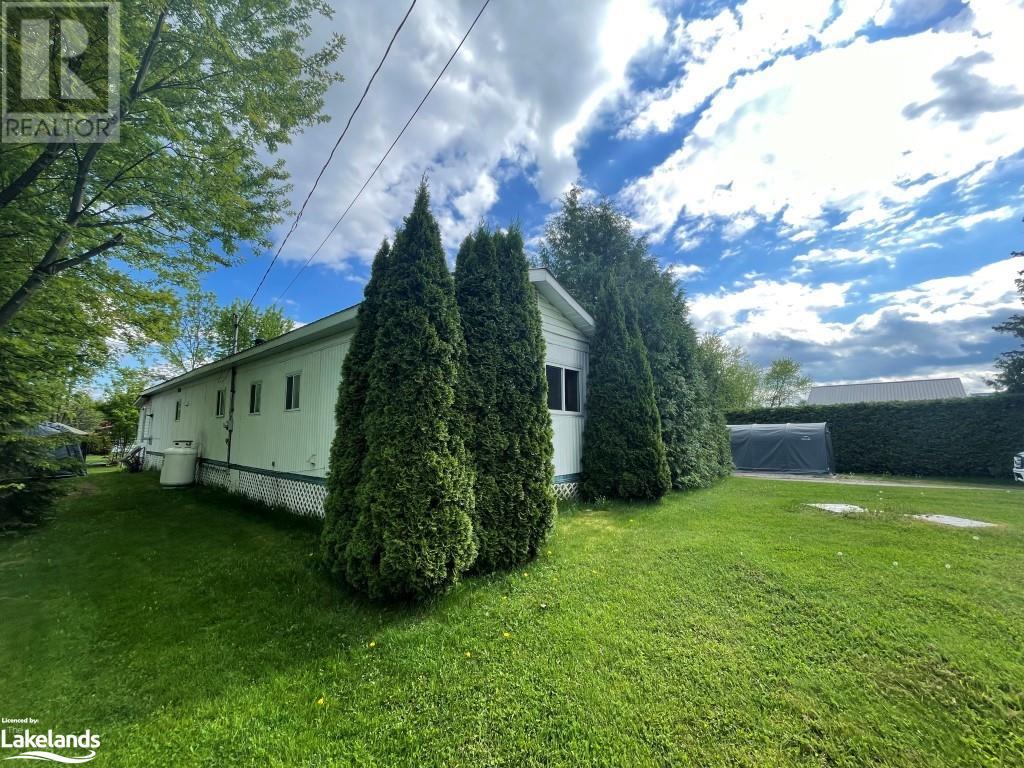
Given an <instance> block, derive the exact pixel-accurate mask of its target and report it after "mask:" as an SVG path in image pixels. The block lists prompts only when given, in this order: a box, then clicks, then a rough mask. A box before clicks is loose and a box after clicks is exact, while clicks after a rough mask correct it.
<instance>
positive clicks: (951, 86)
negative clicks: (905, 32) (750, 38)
mask: <svg viewBox="0 0 1024 768" xmlns="http://www.w3.org/2000/svg"><path fill="white" fill-rule="evenodd" d="M778 5H779V6H783V5H784V6H786V7H789V5H790V4H781V3H780V4H778ZM971 7H972V10H973V17H972V21H971V26H970V27H969V28H966V29H959V30H958V29H947V30H942V31H927V32H921V33H918V34H915V35H911V36H905V37H893V38H887V39H881V40H878V41H876V42H871V43H869V42H867V41H866V40H865V39H863V38H857V39H856V40H854V41H853V42H852V43H850V44H848V45H845V46H844V47H832V48H825V49H824V50H821V51H819V52H816V53H812V54H808V55H805V56H803V57H802V58H797V57H795V56H792V55H783V56H780V57H778V58H775V59H774V61H773V62H772V63H771V64H770V65H768V66H766V67H765V68H763V69H760V70H758V71H755V72H751V73H747V74H740V75H739V76H737V77H735V78H734V79H733V80H732V81H731V83H732V84H731V85H730V86H729V87H726V88H723V89H722V90H720V91H718V93H717V94H716V95H715V96H714V98H713V99H712V101H711V103H710V106H709V107H708V108H707V109H706V110H705V111H704V112H703V113H702V115H701V117H700V119H699V120H698V122H697V124H696V126H695V128H694V130H693V131H692V132H691V133H690V134H689V135H688V136H687V138H686V140H685V141H684V143H683V145H682V146H681V147H680V148H679V149H678V150H677V151H675V152H674V153H672V154H671V155H670V156H669V157H668V158H667V159H666V160H665V161H664V162H662V163H661V164H660V165H658V166H657V167H656V168H654V169H653V170H652V171H651V172H650V173H649V174H647V175H646V176H644V177H642V178H639V179H637V180H635V181H634V182H633V183H631V184H629V185H628V186H627V187H626V188H625V189H624V190H623V191H622V193H621V197H622V199H623V200H624V201H625V202H626V203H627V204H628V205H629V206H630V207H631V208H632V210H633V212H634V217H635V220H636V221H637V223H638V224H639V225H640V226H641V227H642V228H643V229H644V230H646V231H649V232H650V233H652V236H653V237H654V238H655V239H656V240H657V239H661V238H663V237H664V236H665V235H666V234H667V233H668V232H670V231H671V230H672V228H673V226H674V224H675V222H676V220H677V218H678V217H679V216H680V215H681V214H684V215H687V216H689V217H701V218H705V219H709V220H712V221H716V222H718V223H719V224H720V225H722V224H724V225H726V226H728V227H735V224H734V222H735V221H737V220H739V219H741V218H743V219H745V218H746V217H749V216H755V217H757V219H758V220H763V221H773V222H776V224H777V225H778V226H779V227H780V230H783V231H787V232H789V233H792V234H800V233H802V232H805V231H807V230H815V229H816V228H819V227H821V225H822V223H823V221H824V218H825V213H826V212H828V211H830V210H834V211H840V212H843V213H845V214H847V215H848V216H849V217H850V218H849V219H848V223H847V224H846V228H847V229H857V230H859V231H861V232H862V233H863V234H865V235H870V234H871V233H874V232H878V231H882V230H884V229H885V228H886V227H887V226H890V225H892V224H894V222H899V221H901V220H903V221H905V220H906V219H907V218H908V217H909V216H910V215H912V213H913V211H914V210H915V208H916V206H917V204H919V203H920V202H921V201H922V200H923V199H924V198H925V197H926V196H928V195H929V194H930V193H931V192H932V191H934V190H935V188H936V187H937V186H939V185H940V184H942V183H944V182H947V181H956V180H958V179H961V178H963V177H968V176H969V175H971V174H973V176H972V177H971V178H973V180H974V181H975V182H977V181H978V174H979V173H984V170H983V169H985V168H988V169H990V170H991V169H992V168H993V167H994V164H995V162H996V161H998V160H999V159H1001V158H1008V157H1011V156H1013V155H1015V154H1016V153H1017V152H1019V151H1020V150H1021V149H1022V148H1024V134H1021V132H1020V130H1019V126H1020V124H1021V121H1022V119H1024V97H1021V98H1020V99H1019V98H1018V96H1020V94H1018V91H1017V88H1018V85H1019V73H1020V72H1021V71H1024V47H1022V46H1020V45H1019V40H1020V37H1021V35H1022V34H1024V9H1022V8H1021V6H1020V5H1019V4H1018V3H1015V2H1012V1H1010V0H1001V1H1000V0H977V2H974V3H973V4H972V6H971ZM805 10H806V13H807V16H808V18H811V17H813V18H815V19H817V18H818V15H816V14H820V12H819V11H818V10H817V6H816V5H811V6H807V8H806V9H805ZM740 71H741V72H742V70H740ZM734 74H735V71H734ZM979 83H980V84H979ZM683 109H684V108H683V107H680V108H679V113H682V111H683ZM840 226H841V227H842V226H843V225H840ZM801 236H802V235H801Z"/></svg>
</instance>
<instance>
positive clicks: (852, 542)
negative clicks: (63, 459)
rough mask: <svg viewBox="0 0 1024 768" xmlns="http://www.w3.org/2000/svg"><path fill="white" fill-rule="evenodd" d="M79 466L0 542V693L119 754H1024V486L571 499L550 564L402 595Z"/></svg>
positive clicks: (860, 760)
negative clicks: (829, 505) (412, 602)
mask: <svg viewBox="0 0 1024 768" xmlns="http://www.w3.org/2000/svg"><path fill="white" fill-rule="evenodd" d="M74 482H76V491H75V495H74V496H73V497H71V498H69V499H68V500H67V502H66V503H65V505H64V508H63V510H62V512H61V514H60V517H59V518H58V519H57V520H56V521H55V522H54V523H53V524H52V525H51V526H49V527H48V528H46V529H44V530H41V531H39V532H37V533H34V534H32V535H29V536H26V537H23V538H20V539H16V540H3V541H0V607H2V622H0V670H2V673H0V705H2V706H0V708H2V714H3V715H4V716H7V717H26V716H28V717H36V718H39V720H40V725H39V728H40V729H46V728H53V729H54V731H55V732H79V731H81V730H83V729H85V728H90V729H92V731H93V732H94V733H98V734H100V736H101V738H102V745H101V747H100V749H99V750H98V752H99V754H98V756H97V758H96V760H95V762H94V763H92V764H93V765H96V766H155V765H159V766H174V765H183V766H185V765H187V766H222V765H239V766H243V765H244V766H249V765H254V766H255V765H258V766H329V765H330V766H334V765H387V766H391V765H409V766H413V765H415V766H433V765H449V766H476V765H502V766H531V765H607V766H630V765H751V766H765V765H809V766H825V765H827V766H862V765H868V764H873V765H893V766H900V765H905V766H914V767H915V768H920V766H938V765H943V766H949V765H963V766H983V765H991V766H996V765H1024V713H1022V712H1024V493H1021V492H1020V491H1019V490H1012V489H993V490H985V491H977V490H970V491H964V490H956V489H952V488H950V489H915V488H877V487H869V486H849V487H847V486H839V485H819V484H808V483H794V482H772V481H763V480H753V479H739V478H734V479H730V480H728V481H726V482H725V483H723V484H722V485H720V486H719V487H716V488H714V489H711V490H708V491H702V492H696V493H687V494H674V495H672V496H670V497H668V498H666V499H665V500H664V501H663V502H662V503H660V504H658V505H655V506H626V505H607V506H587V505H581V506H578V507H570V508H568V509H563V510H562V514H561V516H560V518H559V521H558V524H557V528H556V531H555V533H554V535H553V536H552V538H551V540H550V545H549V546H548V547H547V548H546V550H545V552H544V553H543V554H542V556H541V557H540V558H539V560H538V561H537V562H535V563H532V564H531V565H529V566H528V567H526V568H524V569H522V570H520V571H517V572H514V573H508V574H502V575H498V576H493V577H487V578H473V579H468V580H467V581H465V582H464V583H463V584H462V585H461V586H460V587H459V588H458V589H457V590H455V591H454V592H453V593H451V594H449V595H447V596H445V597H443V598H441V599H440V600H438V601H436V602H434V603H433V604H430V605H426V606H420V607H409V606H406V607H392V608H384V607H380V606H375V605H372V604H369V603H366V602H364V601H362V600H359V599H357V598H354V597H352V596H351V595H349V594H347V593H345V592H344V591H343V590H341V589H340V588H338V587H336V586H334V585H332V584H331V583H330V582H329V581H328V580H327V579H326V578H325V577H324V576H323V575H322V573H321V572H320V570H319V569H318V567H317V559H316V552H317V544H316V532H315V531H314V530H311V529H310V528H308V527H303V526H302V525H297V524H295V523H294V522H291V521H288V520H283V519H276V518H274V517H267V516H261V515H260V514H259V513H257V512H256V511H254V510H253V508H250V507H248V506H247V505H246V504H244V503H242V502H240V501H238V500H235V499H232V498H228V497H225V496H223V495H221V494H219V493H217V492H215V491H212V490H209V489H194V490H184V491H162V490H161V489H160V488H159V487H158V485H157V482H156V477H155V476H154V475H151V474H143V475H127V474H120V473H118V474H101V475H94V476H91V477H89V478H84V479H81V480H77V481H74ZM813 501H821V502H846V503H853V504H859V505H861V506H865V507H868V508H869V509H870V510H872V511H871V512H870V513H869V514H867V515H864V516H861V517H836V516H833V515H830V514H828V513H824V512H819V511H815V510H812V509H808V508H806V507H804V506H802V504H803V503H804V502H813ZM917 512H923V513H925V512H934V513H945V514H953V515H959V516H965V517H972V518H978V519H982V520H987V521H990V522H997V523H1000V524H1001V525H1000V527H998V528H990V529H977V530H971V529H965V530H960V529H950V528H941V527H937V526H931V525H928V524H924V523H920V522H914V521H912V520H910V519H908V518H907V517H905V514H907V513H917ZM6 754H7V753H6V752H5V753H4V754H3V755H2V756H6Z"/></svg>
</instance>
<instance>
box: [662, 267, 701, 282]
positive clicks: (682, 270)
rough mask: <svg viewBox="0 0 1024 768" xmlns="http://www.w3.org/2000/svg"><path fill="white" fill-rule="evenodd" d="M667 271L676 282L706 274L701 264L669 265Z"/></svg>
mask: <svg viewBox="0 0 1024 768" xmlns="http://www.w3.org/2000/svg"><path fill="white" fill-rule="evenodd" d="M665 271H666V272H668V273H669V274H670V275H672V277H674V278H675V279H676V280H686V279H688V278H691V277H697V276H698V275H702V274H704V267H702V266H701V265H700V264H669V265H668V266H667V267H665Z"/></svg>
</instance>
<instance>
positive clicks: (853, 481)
mask: <svg viewBox="0 0 1024 768" xmlns="http://www.w3.org/2000/svg"><path fill="white" fill-rule="evenodd" d="M732 476H733V477H749V478H754V479H757V480H788V481H790V482H796V483H838V484H841V485H884V486H888V487H890V488H950V489H954V490H965V491H967V490H971V491H1024V484H1018V486H1012V485H969V484H962V483H929V482H921V483H917V482H911V481H900V480H872V479H870V478H862V477H843V476H842V475H831V476H822V475H787V474H783V473H781V472H733V473H732Z"/></svg>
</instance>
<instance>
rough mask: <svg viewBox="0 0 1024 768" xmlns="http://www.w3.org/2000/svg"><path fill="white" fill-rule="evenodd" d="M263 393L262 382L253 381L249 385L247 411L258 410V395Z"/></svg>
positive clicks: (256, 411)
mask: <svg viewBox="0 0 1024 768" xmlns="http://www.w3.org/2000/svg"><path fill="white" fill-rule="evenodd" d="M262 394H263V382H262V381H254V382H253V383H252V384H250V385H249V413H251V414H256V413H259V412H260V397H261V396H262Z"/></svg>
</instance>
